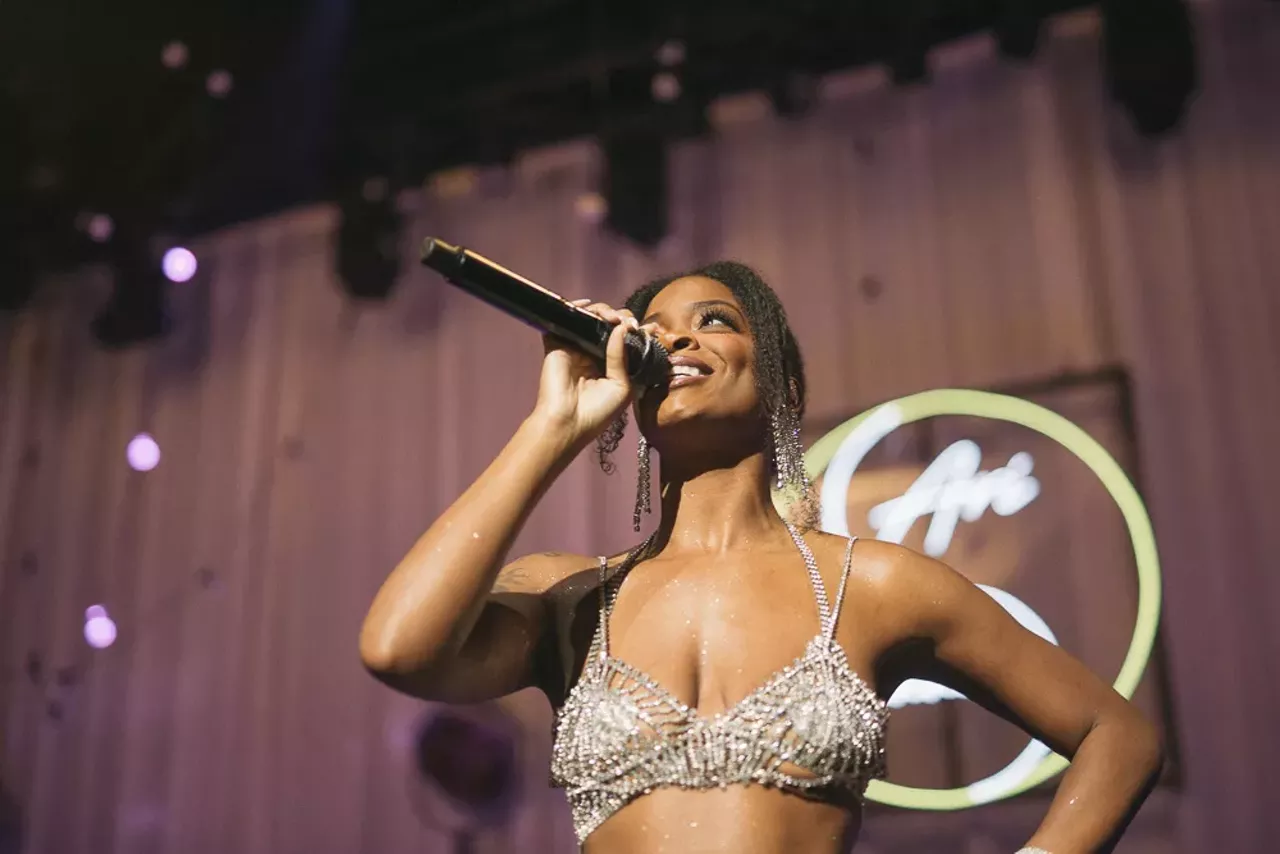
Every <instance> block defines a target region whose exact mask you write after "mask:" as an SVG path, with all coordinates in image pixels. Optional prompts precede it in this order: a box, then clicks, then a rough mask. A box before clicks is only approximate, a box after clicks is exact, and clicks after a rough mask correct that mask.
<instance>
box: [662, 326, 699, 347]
mask: <svg viewBox="0 0 1280 854" xmlns="http://www.w3.org/2000/svg"><path fill="white" fill-rule="evenodd" d="M657 335H658V340H659V341H661V342H662V346H663V347H666V348H667V352H668V353H674V352H676V351H677V350H687V349H688V348H689V347H690V346H692V345H693V336H692V335H689V334H688V333H686V332H680V331H678V330H674V329H661V328H660V329H658V330H657Z"/></svg>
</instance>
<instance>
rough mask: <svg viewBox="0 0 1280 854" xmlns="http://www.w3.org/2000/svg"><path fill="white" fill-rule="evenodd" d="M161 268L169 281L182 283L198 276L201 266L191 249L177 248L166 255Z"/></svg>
mask: <svg viewBox="0 0 1280 854" xmlns="http://www.w3.org/2000/svg"><path fill="white" fill-rule="evenodd" d="M160 267H161V269H162V270H164V275H165V278H167V279H168V280H169V281H171V282H177V283H182V282H189V281H191V277H192V276H194V275H195V274H196V270H198V269H199V267H200V265H199V263H198V262H197V261H196V256H195V253H193V252H192V251H191V250H190V249H187V248H185V247H183V246H175V247H173V248H172V249H170V250H169V251H168V252H166V253H164V260H163V261H161V264H160Z"/></svg>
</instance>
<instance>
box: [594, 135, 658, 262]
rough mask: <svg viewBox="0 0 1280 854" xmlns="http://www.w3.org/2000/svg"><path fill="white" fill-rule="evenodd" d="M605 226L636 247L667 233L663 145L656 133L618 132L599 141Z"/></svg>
mask: <svg viewBox="0 0 1280 854" xmlns="http://www.w3.org/2000/svg"><path fill="white" fill-rule="evenodd" d="M601 147H602V148H603V149H604V159H605V175H604V196H605V201H606V224H607V225H608V227H609V228H610V229H612V230H613V231H615V232H616V233H618V234H620V235H622V236H623V237H626V238H628V239H630V240H632V241H634V242H636V243H637V244H639V245H640V246H644V247H649V248H652V247H654V246H657V245H658V243H659V242H660V241H661V240H662V238H663V237H665V236H666V234H667V145H666V141H665V140H663V139H662V137H661V136H660V135H659V134H658V133H656V132H652V131H649V132H646V131H641V130H634V131H629V132H627V133H620V134H617V135H614V136H611V137H607V138H605V139H604V140H603V144H602V146H601Z"/></svg>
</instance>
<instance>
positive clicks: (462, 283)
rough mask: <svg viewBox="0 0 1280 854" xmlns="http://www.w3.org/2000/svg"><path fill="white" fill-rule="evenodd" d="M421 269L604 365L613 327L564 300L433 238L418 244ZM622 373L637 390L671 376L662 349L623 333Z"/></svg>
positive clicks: (637, 335) (648, 340) (643, 338)
mask: <svg viewBox="0 0 1280 854" xmlns="http://www.w3.org/2000/svg"><path fill="white" fill-rule="evenodd" d="M422 264H423V266H426V267H430V268H431V269H433V270H435V271H436V272H437V273H440V274H441V275H442V276H444V278H445V280H446V281H448V282H449V283H450V284H452V285H455V286H456V287H458V288H461V289H462V290H464V291H466V292H467V293H469V294H471V295H472V296H475V297H478V298H480V299H481V300H484V301H485V302H487V303H488V304H489V305H491V306H493V307H494V308H497V309H499V310H500V311H503V312H505V313H506V314H509V315H511V316H512V317H514V318H516V319H517V320H520V321H523V322H524V323H527V324H528V325H530V326H532V327H533V328H535V329H537V330H539V331H541V332H547V333H550V334H552V335H555V336H557V337H559V338H563V339H565V340H566V341H568V342H569V343H571V344H573V345H574V346H576V347H578V348H579V349H580V350H582V351H583V352H585V353H587V354H589V355H591V356H594V357H595V358H596V359H597V360H599V362H600V364H601V365H603V364H604V360H605V349H606V345H607V344H608V342H609V334H610V333H611V332H612V331H613V324H611V323H609V322H608V321H605V320H601V319H600V318H598V317H596V316H595V315H594V314H592V313H591V312H589V311H587V310H586V309H582V308H578V307H577V306H576V305H573V304H571V303H570V302H569V301H567V300H566V299H565V298H564V297H562V296H560V295H559V294H556V293H554V292H552V291H549V290H547V289H546V288H544V287H542V286H541V285H538V284H535V283H533V282H531V281H529V280H528V279H526V278H525V277H523V276H520V275H517V274H515V273H513V272H511V271H510V270H508V269H506V268H505V267H502V266H499V265H498V264H495V263H494V262H493V261H490V260H489V259H488V258H485V257H484V256H483V255H478V254H476V253H475V252H472V251H471V250H470V249H464V248H462V247H460V246H454V245H452V244H450V243H445V242H444V241H443V240H440V239H438V238H435V237H428V238H427V239H426V240H424V241H423V242H422ZM626 364H627V374H628V375H629V376H630V377H631V379H632V381H634V382H637V383H640V384H642V385H646V386H648V385H660V384H663V383H665V382H666V381H667V378H668V376H669V374H670V371H671V366H670V362H669V356H668V353H667V350H666V348H665V347H663V346H662V344H661V343H659V342H658V341H657V340H655V339H654V338H652V337H650V336H648V335H645V334H643V333H641V332H637V331H635V330H633V329H632V330H628V331H627V340H626Z"/></svg>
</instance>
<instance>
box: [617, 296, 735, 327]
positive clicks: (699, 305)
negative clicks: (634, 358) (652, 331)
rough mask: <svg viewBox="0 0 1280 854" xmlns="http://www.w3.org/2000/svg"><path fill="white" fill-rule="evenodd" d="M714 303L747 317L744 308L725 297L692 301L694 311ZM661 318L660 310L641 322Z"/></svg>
mask: <svg viewBox="0 0 1280 854" xmlns="http://www.w3.org/2000/svg"><path fill="white" fill-rule="evenodd" d="M713 305H722V306H724V307H725V308H731V309H733V311H734V313H735V314H737V315H738V316H739V317H746V315H744V314H743V313H742V309H740V308H738V307H737V306H736V305H734V304H733V303H731V302H729V301H728V300H723V299H704V300H699V301H698V302H695V303H692V306H691V307H692V308H693V310H694V311H698V310H700V309H704V308H710V307H711V306H713ZM661 320H662V312H658V313H657V314H650V315H647V316H646V317H645V319H644V320H642V321H640V322H641V324H645V323H654V322H655V321H657V322H661Z"/></svg>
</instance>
